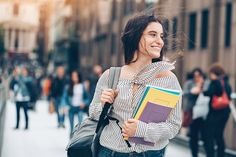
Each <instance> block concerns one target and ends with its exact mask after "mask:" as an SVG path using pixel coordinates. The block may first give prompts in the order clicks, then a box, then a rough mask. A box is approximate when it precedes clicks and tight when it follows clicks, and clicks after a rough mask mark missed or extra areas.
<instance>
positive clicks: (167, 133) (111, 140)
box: [89, 61, 182, 153]
mask: <svg viewBox="0 0 236 157" xmlns="http://www.w3.org/2000/svg"><path fill="white" fill-rule="evenodd" d="M174 68H175V67H174V65H173V64H171V63H168V62H165V61H161V62H156V63H152V64H150V65H147V66H146V67H144V68H143V69H142V70H141V71H140V72H139V73H138V74H137V75H136V76H135V77H134V79H133V80H128V79H123V78H120V79H119V82H118V85H117V89H118V90H119V93H118V96H117V97H116V99H115V101H114V103H113V109H112V111H111V114H112V113H115V114H116V115H119V117H121V118H122V121H126V120H127V119H129V118H132V114H133V112H134V111H135V109H136V107H137V105H138V103H139V101H140V99H141V97H142V95H143V93H144V90H145V87H146V85H153V86H158V87H162V88H169V89H174V90H181V87H180V85H179V82H178V80H177V78H176V76H175V75H174V74H173V73H171V75H169V76H166V77H162V78H157V77H156V76H157V75H158V74H159V73H161V72H165V71H170V70H173V69H174ZM108 76H109V72H108V71H106V72H104V73H103V75H102V76H101V77H100V79H99V81H98V83H97V87H96V91H95V95H94V98H93V101H92V103H91V105H90V109H89V114H90V116H91V117H92V118H95V119H98V118H99V115H100V113H101V111H102V105H101V102H100V96H101V93H102V90H103V89H105V88H107V87H108ZM134 83H135V84H138V85H139V88H138V89H137V91H135V92H134V93H133V89H132V88H133V85H134ZM181 101H182V99H180V100H179V102H178V104H177V105H176V107H175V108H174V109H173V110H172V112H171V114H170V116H169V118H168V119H167V120H166V122H161V123H148V124H147V123H144V122H141V121H139V123H138V126H137V130H136V133H135V137H144V140H145V141H149V142H154V143H155V145H154V146H147V145H141V144H135V143H131V147H130V148H129V147H128V146H127V144H126V143H125V141H124V139H123V137H122V135H121V130H120V128H119V126H118V125H117V124H116V122H114V121H110V123H109V125H107V126H106V127H105V128H104V130H103V132H102V135H101V137H100V144H101V145H102V146H104V147H107V148H109V149H112V150H114V151H117V152H134V151H135V152H138V153H139V152H144V151H147V150H160V149H162V148H164V147H166V145H167V144H168V143H169V139H172V138H174V137H175V135H176V134H177V133H178V131H179V129H180V127H181V122H182V121H181V119H182V117H181ZM121 125H122V124H120V126H121Z"/></svg>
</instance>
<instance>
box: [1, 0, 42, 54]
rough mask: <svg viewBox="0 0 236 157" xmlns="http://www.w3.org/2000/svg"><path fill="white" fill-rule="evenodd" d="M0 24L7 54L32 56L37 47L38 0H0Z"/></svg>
mask: <svg viewBox="0 0 236 157" xmlns="http://www.w3.org/2000/svg"><path fill="white" fill-rule="evenodd" d="M0 25H1V26H2V27H3V29H4V48H5V50H6V51H7V52H8V55H9V56H17V55H21V54H22V55H24V56H28V57H33V55H32V52H33V51H34V50H35V49H36V48H37V45H36V35H37V29H38V25H39V12H38V1H33V0H25V1H17V0H15V1H10V0H2V1H0Z"/></svg>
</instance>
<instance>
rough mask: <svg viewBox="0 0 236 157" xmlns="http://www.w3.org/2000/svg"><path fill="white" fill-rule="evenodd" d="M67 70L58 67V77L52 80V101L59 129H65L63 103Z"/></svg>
mask: <svg viewBox="0 0 236 157" xmlns="http://www.w3.org/2000/svg"><path fill="white" fill-rule="evenodd" d="M66 83H67V82H66V77H65V69H64V67H63V66H58V67H57V75H56V77H55V78H54V79H53V80H52V86H51V96H50V98H51V101H53V102H54V105H55V109H56V113H57V123H58V126H57V127H58V128H61V127H62V128H65V124H64V121H65V111H64V110H63V109H64V106H63V104H62V103H61V100H62V95H63V91H64V88H65V85H66Z"/></svg>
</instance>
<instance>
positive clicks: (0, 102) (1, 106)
mask: <svg viewBox="0 0 236 157" xmlns="http://www.w3.org/2000/svg"><path fill="white" fill-rule="evenodd" d="M5 109H6V90H5V88H4V86H3V85H1V84H0V157H1V154H2V143H3V132H4V121H5Z"/></svg>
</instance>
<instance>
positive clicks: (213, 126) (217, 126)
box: [204, 63, 231, 157]
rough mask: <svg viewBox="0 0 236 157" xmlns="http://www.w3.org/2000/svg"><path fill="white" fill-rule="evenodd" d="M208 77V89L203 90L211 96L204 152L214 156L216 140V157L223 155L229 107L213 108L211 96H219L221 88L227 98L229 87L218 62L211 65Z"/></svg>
mask: <svg viewBox="0 0 236 157" xmlns="http://www.w3.org/2000/svg"><path fill="white" fill-rule="evenodd" d="M209 77H210V79H211V83H210V85H209V88H208V90H207V91H206V92H204V94H205V95H207V96H210V98H211V99H210V103H209V113H208V115H207V119H206V140H205V141H206V153H207V157H214V156H215V155H214V152H215V151H214V146H215V143H214V141H216V145H217V157H224V151H225V142H224V129H225V125H226V123H227V120H228V118H229V113H230V109H229V106H227V107H225V108H222V109H214V108H213V107H212V98H213V97H214V96H221V95H222V93H223V90H225V91H226V93H227V96H228V98H230V94H231V87H230V85H229V82H228V78H227V77H226V75H225V71H224V69H223V67H222V66H221V65H220V64H218V63H215V64H213V65H212V66H211V68H210V71H209ZM222 83H223V84H222Z"/></svg>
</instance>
